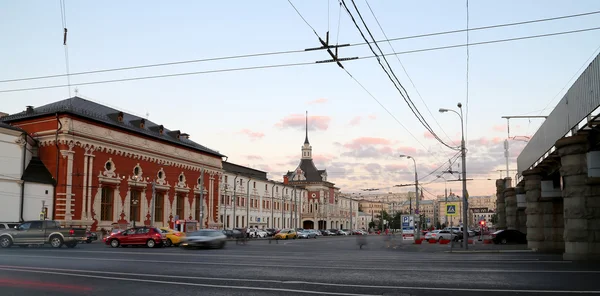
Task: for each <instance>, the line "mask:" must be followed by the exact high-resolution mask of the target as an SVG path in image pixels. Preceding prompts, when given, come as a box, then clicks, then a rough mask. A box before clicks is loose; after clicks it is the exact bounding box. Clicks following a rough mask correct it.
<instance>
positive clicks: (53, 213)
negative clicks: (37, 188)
mask: <svg viewBox="0 0 600 296" xmlns="http://www.w3.org/2000/svg"><path fill="white" fill-rule="evenodd" d="M56 122H58V129H56V134H55V136H54V144H55V145H56V173H55V174H54V194H53V196H52V220H56V189H57V187H58V163H59V161H60V157H59V154H60V148H58V132H59V131H60V130H62V127H63V125H62V122H60V119H59V118H58V113H56Z"/></svg>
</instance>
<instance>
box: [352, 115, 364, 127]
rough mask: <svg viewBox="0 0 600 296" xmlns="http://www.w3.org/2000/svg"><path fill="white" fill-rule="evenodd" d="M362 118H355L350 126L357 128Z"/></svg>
mask: <svg viewBox="0 0 600 296" xmlns="http://www.w3.org/2000/svg"><path fill="white" fill-rule="evenodd" d="M361 119H362V118H361V117H360V116H355V117H354V118H352V120H350V125H352V126H355V125H358V124H359V123H360V120H361Z"/></svg>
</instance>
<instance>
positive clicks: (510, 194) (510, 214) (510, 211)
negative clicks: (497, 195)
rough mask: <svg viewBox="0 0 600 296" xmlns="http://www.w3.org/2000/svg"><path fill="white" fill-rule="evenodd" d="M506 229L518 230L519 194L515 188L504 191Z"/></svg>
mask: <svg viewBox="0 0 600 296" xmlns="http://www.w3.org/2000/svg"><path fill="white" fill-rule="evenodd" d="M504 206H505V211H506V229H517V193H516V192H515V188H514V187H509V188H506V189H504Z"/></svg>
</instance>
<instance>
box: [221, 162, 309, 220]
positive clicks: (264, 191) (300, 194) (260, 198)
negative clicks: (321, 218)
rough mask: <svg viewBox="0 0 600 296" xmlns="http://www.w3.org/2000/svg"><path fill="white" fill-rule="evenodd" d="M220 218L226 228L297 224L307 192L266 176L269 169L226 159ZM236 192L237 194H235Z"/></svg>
mask: <svg viewBox="0 0 600 296" xmlns="http://www.w3.org/2000/svg"><path fill="white" fill-rule="evenodd" d="M223 169H224V175H223V178H222V184H221V188H222V191H221V198H220V201H219V221H221V222H222V223H223V227H224V229H232V228H243V227H253V228H298V227H302V226H301V223H300V221H301V217H302V209H303V205H305V204H306V200H307V198H308V192H307V191H306V190H304V189H301V188H300V187H298V186H293V185H285V184H283V183H280V182H275V181H272V180H268V179H267V173H266V172H263V171H259V170H255V169H252V168H248V167H244V166H240V165H236V164H233V163H229V162H223ZM234 192H235V194H234Z"/></svg>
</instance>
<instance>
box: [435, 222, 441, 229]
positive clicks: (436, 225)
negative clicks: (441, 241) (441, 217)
mask: <svg viewBox="0 0 600 296" xmlns="http://www.w3.org/2000/svg"><path fill="white" fill-rule="evenodd" d="M435 228H436V229H442V224H440V221H437V222H436V223H435Z"/></svg>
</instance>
